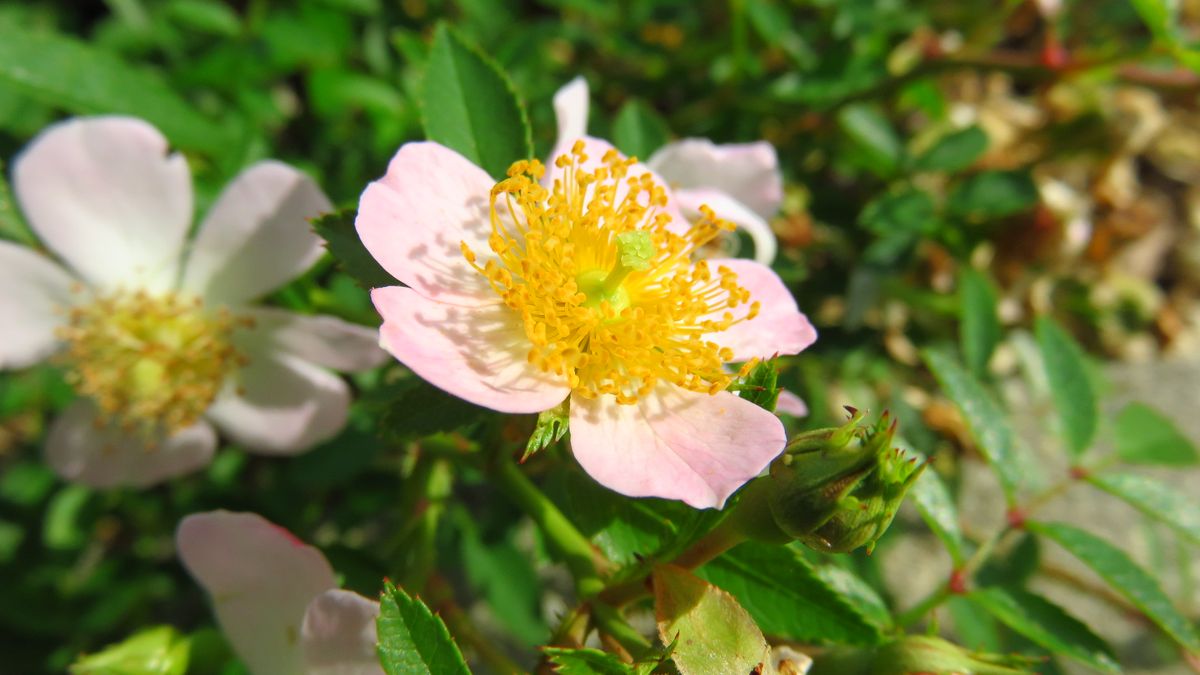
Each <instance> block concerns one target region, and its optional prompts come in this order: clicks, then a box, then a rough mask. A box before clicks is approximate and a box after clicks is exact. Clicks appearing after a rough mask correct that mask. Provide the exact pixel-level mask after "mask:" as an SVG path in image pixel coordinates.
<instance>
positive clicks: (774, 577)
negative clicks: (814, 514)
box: [697, 543, 880, 644]
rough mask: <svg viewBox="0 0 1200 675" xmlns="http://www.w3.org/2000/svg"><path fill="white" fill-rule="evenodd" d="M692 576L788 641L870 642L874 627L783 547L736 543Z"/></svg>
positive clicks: (877, 633) (876, 630)
mask: <svg viewBox="0 0 1200 675" xmlns="http://www.w3.org/2000/svg"><path fill="white" fill-rule="evenodd" d="M697 574H698V575H699V576H701V577H703V578H704V579H707V580H708V581H711V582H712V583H714V584H716V585H717V586H719V587H721V588H723V589H725V590H727V591H729V592H730V593H732V594H733V596H734V597H736V598H737V599H738V601H740V602H741V603H742V606H743V607H745V608H746V611H748V612H750V616H752V617H754V620H755V621H756V622H757V623H758V625H759V627H761V628H762V629H763V630H764V631H765V632H767V633H768V634H770V635H778V636H781V637H787V638H790V639H793V640H822V641H828V642H835V643H842V644H874V643H875V642H877V641H878V640H879V639H880V627H879V626H877V625H876V624H874V623H873V622H871V621H870V620H869V619H868V618H867V617H866V616H865V615H864V613H863V612H862V611H861V610H859V609H858V607H857V603H856V602H854V601H852V600H851V599H850V598H847V597H845V596H843V595H841V594H840V593H838V592H837V591H836V590H835V589H833V588H831V587H830V586H829V585H828V584H827V583H826V582H825V581H823V580H822V579H821V577H820V576H819V575H818V574H817V573H816V571H815V570H814V569H813V567H812V565H810V564H809V563H808V562H807V561H806V560H804V558H803V556H801V555H800V554H799V553H798V552H797V551H794V550H792V549H791V548H789V547H782V546H769V545H766V544H758V543H746V544H741V545H740V546H737V547H735V548H733V549H732V550H730V551H728V552H726V553H725V554H724V555H722V556H720V557H718V558H717V559H716V560H713V561H712V562H710V563H708V564H707V565H705V566H703V567H701V568H700V569H699V570H698V571H697Z"/></svg>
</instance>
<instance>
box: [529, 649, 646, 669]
mask: <svg viewBox="0 0 1200 675" xmlns="http://www.w3.org/2000/svg"><path fill="white" fill-rule="evenodd" d="M542 653H543V654H545V655H546V657H547V658H549V659H550V663H552V664H554V666H555V668H554V672H556V673H558V674H559V675H635V674H636V673H637V672H638V671H637V670H634V668H633V666H630V665H628V664H626V663H625V662H624V661H622V660H621V659H619V658H617V657H616V656H615V655H613V654H609V653H608V652H602V651H600V650H599V649H563V648H562V647H546V648H544V649H542Z"/></svg>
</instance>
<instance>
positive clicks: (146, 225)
mask: <svg viewBox="0 0 1200 675" xmlns="http://www.w3.org/2000/svg"><path fill="white" fill-rule="evenodd" d="M13 191H14V193H15V194H16V197H17V201H18V202H20V204H21V208H22V209H23V210H24V212H25V216H26V218H27V219H28V220H29V225H30V226H31V227H32V228H33V229H34V231H36V232H37V234H38V236H39V237H41V239H42V241H43V242H45V243H46V245H47V246H48V247H49V248H50V250H51V251H53V252H54V253H56V254H58V255H59V256H61V257H62V259H63V260H65V261H66V262H67V264H68V265H70V266H71V267H72V268H73V269H74V270H75V271H76V272H78V273H79V275H80V276H82V277H83V278H85V279H87V280H88V281H90V282H92V283H93V284H96V285H100V286H104V287H114V286H121V285H125V286H138V287H151V288H166V287H169V285H170V284H172V283H174V281H175V275H176V272H177V270H178V264H179V252H180V249H181V248H182V246H183V238H184V235H185V234H186V233H187V230H188V225H189V224H190V223H191V219H192V184H191V175H190V173H189V171H188V166H187V162H186V161H185V160H184V158H183V156H182V155H179V154H171V153H169V152H168V150H167V139H165V138H163V136H162V134H160V133H158V130H157V129H155V128H154V127H152V126H150V125H149V124H147V123H145V122H143V121H141V120H139V119H135V118H132V117H84V118H76V119H70V120H67V121H65V122H60V123H58V124H55V125H53V126H50V127H48V128H47V129H46V130H45V131H43V132H42V133H40V134H39V135H38V136H37V138H35V139H34V140H33V141H32V142H31V143H30V144H29V145H28V146H27V147H26V148H25V151H24V152H23V153H22V154H21V155H20V156H19V157H18V158H17V160H16V161H15V162H14V163H13Z"/></svg>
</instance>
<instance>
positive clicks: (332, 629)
mask: <svg viewBox="0 0 1200 675" xmlns="http://www.w3.org/2000/svg"><path fill="white" fill-rule="evenodd" d="M175 545H176V549H177V550H178V552H179V557H180V559H181V560H182V561H183V565H184V567H186V568H187V570H188V572H189V573H190V574H191V575H192V577H193V578H195V579H196V581H197V582H198V583H199V584H200V585H201V586H202V587H204V590H205V591H207V592H208V594H209V596H210V598H211V599H212V604H213V611H214V612H215V613H216V615H217V622H218V623H219V624H220V626H221V631H222V632H223V633H224V634H225V638H226V639H227V640H228V641H229V644H230V645H231V646H232V647H233V650H234V652H235V653H236V654H237V655H238V657H239V658H240V659H241V660H242V661H243V662H244V663H245V664H246V667H247V668H249V670H250V672H251V673H252V675H377V674H378V673H382V672H383V669H382V668H381V667H380V665H379V657H378V656H377V655H376V652H375V643H376V641H377V640H376V634H375V617H376V616H378V614H379V603H377V602H374V601H371V600H368V599H366V598H364V597H362V596H361V595H359V594H357V593H353V592H350V591H343V590H340V589H338V587H337V583H336V581H335V580H334V575H333V569H332V568H330V566H329V561H327V560H326V559H325V556H323V555H321V552H320V551H318V550H317V549H315V548H313V547H312V546H309V545H307V544H305V543H304V542H302V541H300V540H299V539H297V538H296V537H295V536H293V535H292V533H290V532H288V531H287V530H285V529H283V528H282V527H280V526H278V525H275V524H273V523H271V522H270V521H268V520H266V519H265V518H263V517H262V516H259V515H257V514H254V513H231V512H229V511H213V512H210V513H197V514H193V515H190V516H188V517H186V518H184V519H183V521H182V522H180V523H179V529H178V531H177V532H176V534H175Z"/></svg>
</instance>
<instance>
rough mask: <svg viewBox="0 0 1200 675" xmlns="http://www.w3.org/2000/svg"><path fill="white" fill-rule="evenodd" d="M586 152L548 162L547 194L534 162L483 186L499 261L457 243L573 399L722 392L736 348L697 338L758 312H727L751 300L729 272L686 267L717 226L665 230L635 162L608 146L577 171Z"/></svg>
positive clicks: (664, 216) (534, 355)
mask: <svg viewBox="0 0 1200 675" xmlns="http://www.w3.org/2000/svg"><path fill="white" fill-rule="evenodd" d="M585 150H586V144H585V143H583V142H582V141H580V142H577V143H575V145H574V146H573V147H572V149H571V152H570V153H568V154H564V155H560V156H559V157H558V158H557V159H556V160H555V162H554V166H555V167H557V169H558V172H557V175H556V177H555V180H554V182H553V187H552V189H550V190H547V189H546V188H543V187H542V186H541V184H540V183H539V180H540V179H541V178H542V176H543V173H544V170H545V168H544V167H543V166H542V165H541V163H539V162H537V161H526V162H517V163H515V164H514V165H513V166H512V167H511V168H510V170H509V172H508V176H509V177H508V178H506V179H504V180H502V181H500V182H499V183H497V184H496V186H495V188H493V190H492V192H491V202H492V203H491V206H492V210H491V225H492V233H491V235H490V236H489V238H488V245H489V247H490V248H491V250H492V252H493V253H494V254H495V257H494V258H492V259H489V260H488V261H487V263H486V264H484V265H483V266H480V265H479V264H478V263H477V261H476V256H475V254H474V252H473V251H471V250H470V249H469V248H468V247H467V246H466V245H465V244H464V246H463V256H464V258H466V260H467V262H468V263H469V264H470V265H471V266H472V267H474V268H475V269H476V270H477V271H479V272H480V273H481V274H482V275H483V276H484V277H485V278H486V279H487V280H488V282H489V284H491V286H492V288H493V289H494V290H495V291H496V293H497V294H498V295H499V296H500V297H501V298H502V299H503V300H504V303H505V304H506V305H507V306H508V307H510V308H511V309H512V310H513V311H515V312H516V313H517V314H518V315H519V316H520V317H521V319H522V321H523V322H524V325H525V333H526V337H527V338H528V339H529V342H530V344H531V349H530V351H529V353H528V357H527V358H528V360H529V362H530V363H531V364H534V365H535V366H536V367H538V368H540V369H542V370H544V371H546V372H553V373H557V374H559V375H562V376H564V377H565V378H566V381H567V383H568V384H569V385H570V386H571V387H572V389H574V391H575V393H576V394H578V395H580V396H582V397H584V398H595V397H597V396H601V395H611V396H613V397H614V398H615V400H616V401H617V402H618V403H622V404H632V403H636V402H637V401H638V399H639V398H640V397H644V396H648V395H650V393H651V392H652V391H653V390H654V388H655V387H656V386H657V385H658V384H659V383H660V382H667V383H670V384H674V385H676V386H680V387H684V388H686V389H690V390H692V391H696V392H704V393H716V392H719V391H721V390H723V389H725V388H726V387H727V386H728V385H729V383H730V382H731V380H732V378H733V377H734V376H733V375H731V374H729V373H727V372H726V371H725V369H724V364H725V363H726V362H728V361H730V360H731V359H732V358H733V352H732V350H729V349H724V348H721V347H719V346H718V345H717V344H716V343H715V342H712V341H708V340H707V339H706V338H705V337H704V336H705V335H706V334H709V333H718V332H719V331H721V330H725V329H727V328H729V327H730V326H732V325H734V324H736V323H740V322H742V321H746V320H749V319H751V318H753V315H755V314H757V312H758V310H757V307H756V305H751V306H750V307H749V309H748V310H746V311H740V312H739V313H738V314H739V315H737V316H735V314H734V313H733V312H730V311H728V310H730V309H733V308H740V307H741V306H742V305H743V304H744V303H745V302H746V301H747V298H748V297H749V293H748V291H746V290H745V289H744V288H741V287H739V286H738V285H737V278H736V275H735V274H734V273H733V272H732V271H730V270H728V269H727V268H720V269H719V270H717V272H716V273H715V275H714V272H713V271H712V270H711V269H710V267H709V265H708V264H707V263H705V262H704V261H700V262H698V263H696V264H695V266H694V267H693V262H692V256H693V255H694V253H695V252H696V250H697V249H699V248H700V247H703V246H704V245H706V244H708V243H709V242H711V241H712V240H713V239H714V238H715V237H716V236H717V235H718V233H719V231H720V228H722V227H724V226H725V224H724V221H720V220H718V219H716V217H715V215H713V214H712V212H711V210H708V211H706V212H705V214H704V215H705V218H703V219H702V220H701V221H700V222H698V223H695V224H694V225H693V226H692V227H691V228H690V229H689V230H688V231H687V232H686V233H684V234H682V235H681V234H676V233H674V232H672V231H671V230H670V229H669V228H670V226H671V225H672V223H671V216H670V214H669V213H667V212H665V210H664V207H665V206H666V203H667V197H666V190H665V189H664V188H663V187H662V186H661V185H658V184H656V183H655V182H654V179H653V177H652V176H650V175H649V174H639V175H630V172H631V169H632V168H633V166H634V161H633V160H631V159H627V158H622V157H621V156H620V155H619V154H618V153H617V152H616V151H613V150H609V151H607V152H605V154H604V156H603V157H602V160H601V163H600V166H596V167H594V168H592V169H590V170H589V169H584V168H583V167H584V166H585V164H586V162H587V161H588V156H587V153H586V152H585ZM501 205H503V207H504V208H501ZM502 213H503V214H504V216H503V217H502V216H501V215H500V214H502ZM718 338H719V336H718Z"/></svg>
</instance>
